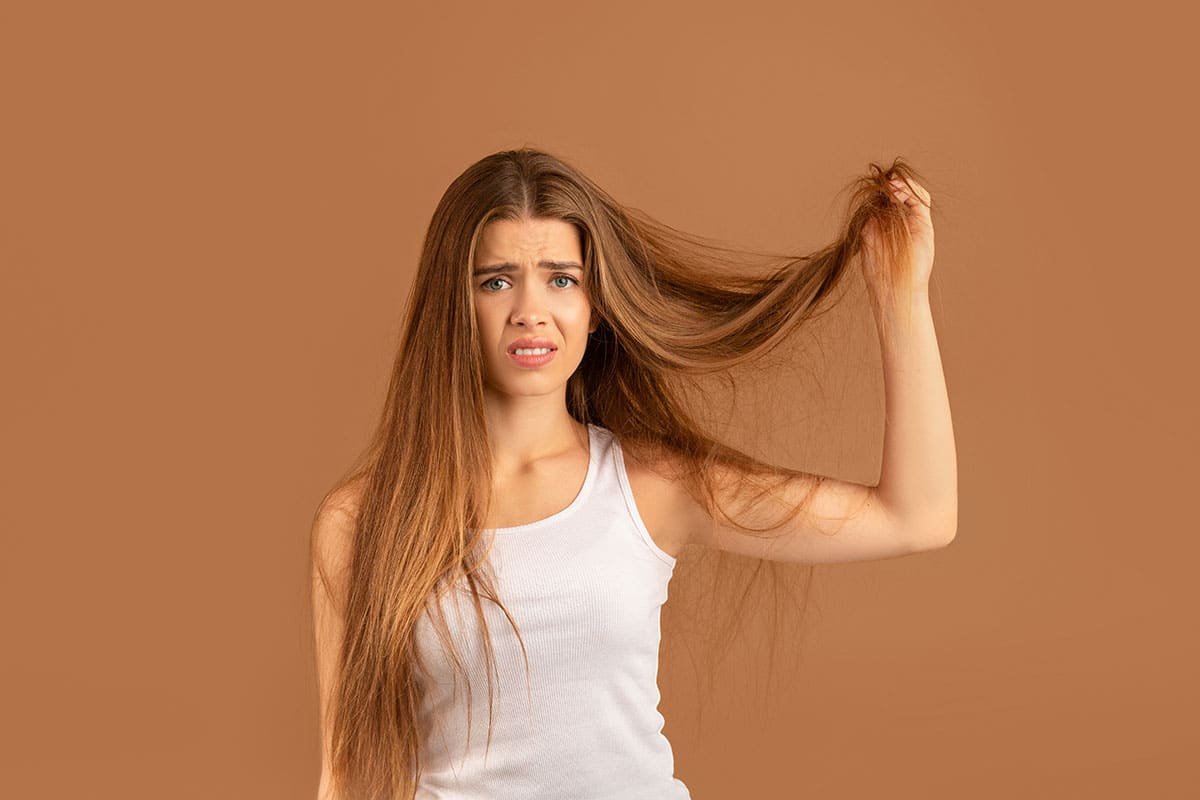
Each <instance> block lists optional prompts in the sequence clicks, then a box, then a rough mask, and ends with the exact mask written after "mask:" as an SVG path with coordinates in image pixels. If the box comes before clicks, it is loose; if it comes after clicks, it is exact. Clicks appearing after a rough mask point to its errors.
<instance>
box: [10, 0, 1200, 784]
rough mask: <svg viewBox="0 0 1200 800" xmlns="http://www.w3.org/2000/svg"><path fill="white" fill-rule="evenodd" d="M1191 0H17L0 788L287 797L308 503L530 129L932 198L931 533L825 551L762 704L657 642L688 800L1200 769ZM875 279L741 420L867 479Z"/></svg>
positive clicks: (296, 728) (743, 222)
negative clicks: (773, 701) (777, 677)
mask: <svg viewBox="0 0 1200 800" xmlns="http://www.w3.org/2000/svg"><path fill="white" fill-rule="evenodd" d="M1183 5H1184V4H1182V3H1178V4H1175V7H1174V8H1172V7H1170V6H1168V5H1166V4H1162V3H1157V2H1144V3H1139V4H1136V5H1135V6H1131V7H1128V8H1119V7H1118V6H1117V5H1112V6H1106V5H1105V4H1084V3H1077V4H1055V3H1045V2H1037V3H1034V2H1025V1H1021V2H1015V3H1001V4H996V3H989V4H986V5H984V4H970V3H968V4H964V3H957V2H950V1H949V0H936V2H923V1H922V0H909V1H908V2H901V3H875V4H872V3H868V4H866V5H863V4H850V5H839V4H835V3H821V4H812V3H801V4H797V3H785V2H777V3H756V2H748V3H747V2H740V3H737V4H734V6H733V7H732V8H731V7H730V6H729V5H728V4H698V3H694V2H688V3H684V2H674V3H670V4H655V3H650V4H645V3H623V2H609V3H604V4H595V5H590V6H582V5H579V4H569V3H544V2H530V3H521V4H491V3H488V4H483V3H479V4H457V3H441V4H438V5H437V6H436V7H435V6H434V5H433V4H428V3H425V4H415V3H414V4H405V3H398V2H397V3H368V4H363V3H344V4H334V3H326V4H314V3H295V2H290V3H284V2H276V3H270V4H268V3H266V2H260V1H259V0H253V1H249V0H241V1H240V2H236V3H233V2H204V3H199V2H193V3H163V2H140V3H133V2H108V3H90V2H74V3H34V2H23V3H21V2H18V3H8V4H6V6H5V10H4V12H3V15H2V20H0V64H2V65H3V68H2V69H0V81H3V109H2V112H3V121H2V123H0V137H2V139H0V144H2V147H0V157H2V158H3V163H2V170H0V259H2V263H3V287H2V291H0V297H2V299H3V309H4V310H3V321H4V332H3V336H2V337H0V341H2V346H3V349H4V360H3V369H4V386H5V389H4V392H3V396H4V400H5V410H4V413H3V415H2V418H3V424H4V433H3V450H4V455H5V457H4V475H3V486H4V490H5V498H4V499H5V502H4V504H3V505H4V531H3V533H4V539H3V541H4V554H3V558H0V565H2V567H0V568H2V569H3V573H2V576H0V577H2V578H3V580H0V586H3V590H4V598H3V604H2V608H3V613H4V619H3V630H4V633H5V637H4V653H5V655H4V657H3V659H0V664H2V669H3V675H2V682H3V686H4V690H5V702H4V713H3V716H4V719H5V722H4V725H3V726H2V730H3V733H2V734H0V735H2V736H3V741H2V742H0V752H2V753H3V760H4V764H3V789H2V790H0V793H3V794H4V795H5V796H6V797H14V798H16V797H19V798H23V799H24V798H72V799H73V798H156V799H157V798H172V800H192V799H193V798H255V799H256V800H266V799H272V800H273V799H274V798H280V799H282V798H312V797H315V794H316V780H317V772H318V740H317V729H316V688H315V676H314V674H313V672H312V667H311V652H310V644H309V639H308V636H309V629H308V625H309V621H308V616H307V615H308V609H307V606H306V603H307V585H306V580H307V557H308V552H307V543H308V524H309V521H310V518H311V515H312V512H313V510H314V508H315V504H316V502H317V501H318V499H319V498H320V496H321V494H322V493H323V492H324V491H325V489H326V488H327V487H328V486H329V485H330V483H331V481H332V480H333V479H334V478H335V477H336V476H337V474H339V473H340V471H341V469H342V468H343V467H344V466H345V464H346V463H347V460H348V459H349V458H350V457H351V456H352V455H353V454H354V453H355V452H356V450H357V448H358V446H359V445H360V444H361V443H362V442H363V440H364V437H365V436H366V434H367V433H368V431H369V428H370V425H371V424H372V422H373V420H374V416H375V414H376V412H377V409H378V404H379V401H380V399H381V397H382V392H383V388H384V381H385V379H386V376H387V370H388V368H389V366H390V362H391V356H392V347H393V346H394V343H395V337H396V333H397V324H398V320H399V315H400V309H401V303H402V301H403V298H404V296H405V293H406V291H407V289H408V285H409V281H410V278H411V275H412V274H413V269H414V265H415V258H416V256H417V252H418V247H419V244H420V237H421V235H422V234H423V233H424V229H425V226H426V224H427V223H428V221H429V217H430V214H431V213H432V211H433V207H434V204H435V203H436V201H437V199H438V198H439V196H440V195H441V193H442V191H443V190H444V189H445V188H446V186H447V184H448V183H449V182H450V180H452V179H453V178H454V177H455V176H456V175H457V174H458V173H459V172H460V171H461V170H462V169H463V168H465V167H466V166H467V165H468V164H469V163H471V162H472V161H474V160H476V159H477V158H479V157H481V156H482V155H484V154H486V153H489V152H492V151H494V150H498V149H502V148H506V147H513V146H519V145H522V144H530V145H534V146H538V147H544V148H547V149H549V150H551V151H552V152H555V153H557V154H559V155H562V156H564V157H566V158H568V159H569V160H572V161H573V162H575V163H576V164H578V165H579V166H580V167H582V168H583V169H584V170H585V171H587V172H588V173H589V174H591V175H592V176H594V177H595V178H596V179H597V180H598V181H599V182H600V183H601V184H602V185H604V186H605V187H607V188H608V189H609V190H610V191H612V192H613V193H614V194H615V195H616V196H617V197H618V199H620V200H622V201H624V202H626V203H628V204H631V205H634V206H637V207H639V208H643V209H645V210H647V211H649V212H650V213H653V214H655V215H657V216H659V217H660V218H662V219H664V220H665V221H667V222H669V223H671V224H673V225H676V226H677V227H681V228H685V229H688V230H691V231H694V232H697V233H700V234H702V235H705V236H710V237H714V238H718V239H722V240H725V241H727V242H730V243H734V244H740V245H745V246H747V247H761V248H766V249H789V248H790V249H796V250H800V251H805V252H807V251H809V250H812V249H816V248H817V247H819V246H822V245H824V244H825V243H827V242H828V241H829V240H830V238H831V237H832V236H833V235H834V234H835V224H836V221H837V219H838V217H839V215H840V213H841V211H842V201H843V200H844V196H839V195H838V192H839V191H840V190H841V189H842V188H843V187H844V186H845V185H846V184H847V182H848V181H849V180H851V179H852V178H853V177H854V176H856V175H857V174H859V173H861V172H863V171H864V170H865V169H866V167H867V164H868V163H869V162H870V161H878V162H887V161H890V159H891V158H893V157H894V156H897V155H902V156H904V157H905V158H907V159H909V160H910V161H911V162H912V163H913V164H914V165H915V166H916V167H917V168H918V169H919V170H920V171H922V172H923V173H924V174H925V175H926V176H928V177H929V179H930V183H929V185H928V187H927V188H929V189H930V190H931V192H932V194H933V197H934V202H935V204H936V205H938V206H939V210H940V214H941V216H940V217H935V222H936V224H937V242H938V247H937V261H936V264H935V266H934V278H933V287H932V297H933V302H934V319H935V323H936V327H937V331H938V337H939V342H940V347H941V352H942V356H943V359H944V364H945V372H946V376H947V381H948V384H949V390H950V399H951V406H952V409H953V414H954V427H955V431H956V439H957V447H958V458H959V475H960V479H959V485H960V517H959V526H958V536H957V539H956V541H955V542H954V543H953V544H952V545H951V546H950V547H949V548H947V549H945V550H941V551H937V552H933V553H926V554H921V555H918V556H912V557H905V558H899V559H893V560H888V561H882V562H872V563H857V564H842V565H832V566H827V567H821V568H818V570H817V574H818V581H817V585H816V586H815V588H814V592H815V594H816V599H818V601H819V605H820V614H819V620H818V622H817V624H816V627H815V628H814V632H813V636H812V638H811V640H810V645H809V646H810V649H809V651H808V654H807V661H806V663H805V665H804V668H803V670H802V672H800V673H799V674H796V675H795V685H796V687H797V691H796V692H795V693H794V694H795V696H794V697H789V698H787V699H786V702H787V703H788V704H789V707H788V708H784V709H782V710H781V713H780V715H779V716H780V718H781V720H780V721H772V722H771V723H770V724H764V722H763V721H762V720H761V719H760V718H757V717H756V716H753V715H751V714H749V713H748V712H745V711H743V709H741V708H739V707H736V706H734V705H732V704H728V705H727V706H725V707H724V708H722V709H721V712H722V714H723V719H722V721H721V723H720V724H719V725H717V726H712V727H708V728H706V729H705V731H704V732H703V734H702V735H701V734H698V733H696V732H695V731H694V730H693V729H692V727H691V726H690V725H685V724H683V721H684V720H686V719H687V718H688V716H689V714H690V709H691V708H692V706H693V703H692V700H693V699H694V698H692V697H690V695H689V694H688V692H689V690H688V689H687V687H686V683H685V682H684V681H681V680H678V677H679V676H680V675H681V674H682V668H681V667H680V666H679V665H676V664H664V666H663V674H662V688H663V695H664V699H663V705H662V710H663V712H664V714H665V716H666V718H667V731H666V732H667V734H668V736H669V737H670V738H671V740H672V743H673V745H674V748H675V753H676V768H677V772H676V774H677V775H678V776H679V777H681V778H682V779H683V780H685V781H686V782H687V784H688V785H689V787H690V788H691V790H692V793H693V796H694V797H695V798H697V800H724V798H730V800H740V798H816V797H820V798H825V799H826V800H832V799H833V798H868V797H870V798H874V797H888V798H955V799H956V800H958V799H959V798H1006V799H1008V798H1014V797H1022V798H1030V797H1036V798H1062V797H1088V798H1100V797H1104V798H1108V797H1113V798H1127V797H1184V796H1186V795H1187V794H1188V792H1190V791H1195V786H1196V782H1197V772H1196V767H1195V762H1194V759H1195V749H1196V745H1197V744H1198V737H1197V734H1196V732H1195V719H1196V716H1197V712H1198V711H1200V703H1198V702H1197V700H1198V697H1197V695H1198V692H1197V689H1196V680H1195V678H1196V675H1197V674H1198V672H1200V671H1198V669H1197V661H1198V659H1197V639H1196V634H1195V630H1196V613H1195V609H1196V608H1197V597H1196V595H1197V592H1196V589H1195V588H1194V586H1195V583H1194V575H1195V562H1196V556H1197V552H1198V550H1200V548H1198V547H1197V543H1196V542H1197V539H1196V536H1195V532H1196V530H1197V525H1196V522H1195V509H1194V503H1193V502H1191V501H1192V500H1194V497H1195V491H1194V483H1195V479H1196V470H1195V468H1194V466H1193V458H1194V454H1195V453H1196V451H1197V448H1196V445H1197V426H1196V422H1195V413H1196V409H1197V407H1198V403H1197V396H1196V395H1197V392H1196V378H1195V363H1196V358H1195V355H1196V353H1195V351H1196V347H1195V343H1196V341H1197V339H1196V326H1195V320H1196V297H1197V289H1198V288H1200V281H1197V278H1196V262H1197V259H1196V255H1195V251H1196V246H1195V244H1194V242H1193V237H1194V235H1195V229H1196V224H1195V215H1196V205H1197V203H1196V199H1195V198H1196V196H1197V188H1196V187H1197V180H1196V179H1197V174H1196V173H1197V170H1196V159H1195V156H1194V147H1195V142H1196V141H1197V139H1198V137H1197V130H1196V127H1197V126H1196V124H1195V119H1194V116H1193V115H1194V107H1195V102H1194V99H1188V98H1191V97H1192V96H1193V95H1194V88H1195V87H1194V80H1193V79H1191V78H1189V77H1188V76H1189V75H1192V76H1194V75H1195V74H1196V66H1197V65H1196V63H1195V61H1196V58H1195V50H1196V48H1195V46H1194V42H1193V41H1192V40H1193V39H1194V35H1193V34H1194V32H1195V30H1196V25H1195V20H1194V19H1191V20H1189V19H1185V18H1184V13H1183V11H1182V10H1181V9H1182V8H1183ZM1185 146H1186V149H1185ZM868 313H869V312H868V310H867V307H866V306H865V305H855V304H852V303H848V304H847V305H845V306H844V307H843V308H841V309H839V311H838V315H839V317H838V318H839V319H840V327H836V326H835V327H836V329H837V330H838V331H841V333H839V335H837V336H832V335H831V336H829V337H827V338H826V339H825V340H824V341H822V342H821V344H822V345H823V347H824V354H823V356H822V357H821V358H820V359H819V360H817V361H814V362H812V363H805V364H798V366H797V371H796V373H795V374H794V375H785V376H782V377H781V378H780V381H781V386H783V384H786V383H787V382H788V381H793V382H794V383H793V385H791V386H790V387H787V386H783V388H780V387H774V386H770V387H768V386H762V387H755V389H756V391H757V390H758V389H761V392H760V393H759V394H758V395H757V398H756V400H755V403H754V404H752V406H751V407H748V408H747V409H745V413H746V416H745V417H744V419H745V426H746V427H745V428H744V430H745V432H746V434H745V437H744V439H743V440H742V442H741V443H742V444H745V445H747V446H748V447H750V448H751V449H753V450H754V452H756V454H758V455H760V456H761V457H764V458H768V459H772V460H775V461H776V462H778V463H784V464H787V465H789V466H793V467H799V468H811V469H817V468H820V469H824V470H828V471H836V474H837V475H838V476H839V477H843V478H849V479H855V480H860V481H863V482H871V481H874V480H875V479H876V477H877V475H878V466H879V454H880V450H879V448H880V445H881V436H882V422H881V419H882V417H881V413H882V373H881V368H880V365H879V363H878V361H877V351H876V350H875V349H874V343H873V341H872V340H871V336H872V335H873V329H872V328H871V323H870V321H869V319H868V317H867V316H866V315H867V314H868ZM831 330H833V328H831ZM846 332H849V335H846ZM802 352H803V353H806V354H808V355H813V353H814V352H816V351H815V350H814V349H813V347H812V346H808V347H806V348H805V349H804V350H803V351H802ZM806 357H807V356H806ZM818 384H819V388H816V387H818ZM1188 631H1191V633H1189V632H1188ZM752 679H753V676H751V675H747V676H746V680H752ZM716 703H717V706H718V707H719V706H720V705H721V697H718V698H716Z"/></svg>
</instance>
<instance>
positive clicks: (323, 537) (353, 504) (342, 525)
mask: <svg viewBox="0 0 1200 800" xmlns="http://www.w3.org/2000/svg"><path fill="white" fill-rule="evenodd" d="M361 497H362V486H361V484H359V483H350V484H345V485H342V486H338V487H335V488H334V489H331V490H330V491H329V492H328V493H327V494H326V495H325V496H324V497H323V498H322V499H321V502H320V503H319V504H318V506H317V510H316V512H315V513H314V514H313V521H312V529H311V534H310V545H311V555H312V562H313V568H314V572H322V573H324V574H325V577H326V578H331V577H334V576H335V575H338V574H340V573H341V572H342V571H343V570H344V569H345V568H346V567H347V566H348V565H349V561H350V548H351V545H352V544H353V536H354V525H355V522H356V521H357V519H358V509H359V504H360V502H361Z"/></svg>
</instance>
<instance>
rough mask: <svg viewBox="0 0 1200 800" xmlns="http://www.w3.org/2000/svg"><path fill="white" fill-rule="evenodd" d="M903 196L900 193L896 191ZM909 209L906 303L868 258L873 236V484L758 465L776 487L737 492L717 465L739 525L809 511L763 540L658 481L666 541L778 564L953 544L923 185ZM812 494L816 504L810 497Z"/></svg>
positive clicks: (903, 199) (948, 437) (949, 432)
mask: <svg viewBox="0 0 1200 800" xmlns="http://www.w3.org/2000/svg"><path fill="white" fill-rule="evenodd" d="M901 186H903V188H900V187H901ZM895 197H896V200H897V202H900V203H903V204H904V205H905V206H906V208H907V213H908V224H909V232H910V234H911V237H912V242H913V247H914V251H913V265H914V266H913V288H912V291H911V293H910V294H907V295H905V296H903V297H899V298H888V299H884V294H883V293H882V292H880V291H877V290H876V289H875V288H873V287H875V285H876V284H875V282H874V281H873V280H872V278H873V276H875V275H877V274H878V273H877V272H876V270H877V269H878V268H879V265H880V263H881V262H880V261H879V260H877V259H873V258H872V253H873V252H874V251H873V250H872V248H873V241H874V240H873V238H872V236H871V231H867V237H868V241H869V242H871V243H872V244H870V245H869V246H868V248H867V255H866V256H865V263H864V274H865V276H866V278H867V283H868V287H869V288H871V291H872V294H871V297H872V301H873V302H872V305H873V309H874V312H875V317H876V323H877V328H878V330H879V331H880V334H881V337H880V342H881V349H882V353H883V369H884V387H885V395H886V418H885V428H884V440H883V465H882V469H881V472H880V479H879V484H878V485H877V486H866V485H862V484H857V483H852V482H848V481H841V480H836V479H833V478H828V477H821V476H817V475H811V474H807V473H802V472H798V471H796V470H787V469H782V468H772V467H768V466H767V465H760V466H761V467H762V468H763V469H764V471H765V472H767V473H768V475H769V476H771V477H773V478H774V480H772V481H771V482H770V483H771V485H770V489H769V490H764V491H763V492H762V493H747V492H744V491H742V492H738V491H735V490H734V488H735V487H737V486H738V484H739V483H740V481H739V477H741V476H739V475H738V474H736V473H734V472H732V471H730V468H725V467H715V468H714V469H716V470H717V473H718V474H717V478H718V481H717V483H718V484H720V485H722V486H725V487H729V488H727V489H725V490H718V492H717V496H718V500H719V502H720V504H721V505H722V506H723V507H724V508H726V509H728V510H729V512H730V514H731V516H733V517H734V519H736V520H738V521H740V522H742V523H743V524H746V525H748V526H751V527H767V526H768V525H770V524H772V523H773V522H777V521H778V520H780V519H783V518H784V517H785V515H786V514H787V512H788V511H789V510H790V509H792V508H794V507H796V506H797V505H799V504H800V503H801V501H802V500H805V499H806V498H807V499H808V506H807V509H806V511H805V512H804V513H802V514H800V515H798V516H797V517H796V518H795V520H794V521H792V522H790V523H788V525H787V526H785V527H783V528H782V529H780V530H776V531H772V532H771V533H769V534H767V535H765V536H756V535H754V534H750V533H746V532H744V531H742V530H740V529H738V528H735V527H733V526H728V525H726V524H724V523H723V522H722V523H718V522H717V521H716V520H713V519H712V518H710V517H709V516H708V514H707V512H706V511H705V510H704V509H703V508H702V507H701V506H700V504H698V503H697V502H696V501H694V500H693V499H692V498H691V497H690V496H688V495H687V494H686V493H685V492H684V491H682V490H681V488H680V487H678V486H677V485H674V484H672V483H671V482H670V481H668V480H665V479H663V478H656V479H654V480H653V481H652V482H651V483H649V486H650V488H649V489H648V490H647V491H648V492H652V493H653V494H654V496H655V497H656V498H658V499H656V500H655V503H656V504H657V505H661V506H662V507H663V508H664V512H663V513H661V514H660V515H657V517H658V518H659V519H660V520H661V521H660V522H657V524H658V526H659V528H660V531H661V536H662V539H663V541H670V542H685V543H686V542H691V543H695V544H701V545H705V546H710V547H716V548H719V549H722V550H730V551H733V552H736V553H739V554H743V555H748V556H754V557H757V558H766V559H771V560H777V561H807V562H833V561H861V560H868V559H879V558H890V557H893V556H900V555H906V554H909V553H913V552H919V551H922V550H929V549H932V548H937V547H943V546H945V545H947V544H949V543H950V542H951V541H952V540H953V538H954V535H955V533H956V531H957V527H958V486H957V465H956V455H955V448H954V432H953V429H952V426H951V421H950V402H949V398H948V396H947V391H946V381H945V377H944V376H943V373H942V363H941V355H940V353H939V352H938V345H937V336H936V335H935V333H934V327H933V316H932V313H931V309H930V305H929V275H930V271H931V269H932V266H933V226H932V223H931V222H930V217H929V205H928V203H929V194H928V192H926V191H925V190H924V189H923V188H922V187H921V186H919V185H918V184H915V183H914V184H913V185H912V188H911V189H910V188H908V187H907V186H905V185H904V184H902V183H901V184H899V185H897V186H896V188H895ZM886 303H905V304H907V305H908V309H907V310H908V311H910V312H911V313H909V314H908V315H906V314H905V313H904V311H905V309H903V308H900V309H892V310H897V311H899V313H897V314H895V315H894V318H895V319H898V320H900V321H901V322H902V324H899V325H897V326H895V328H893V329H892V330H889V331H887V336H883V335H882V334H883V333H884V332H885V328H884V326H883V325H882V322H883V312H884V310H885V309H886V305H885V304H886ZM810 495H811V497H810Z"/></svg>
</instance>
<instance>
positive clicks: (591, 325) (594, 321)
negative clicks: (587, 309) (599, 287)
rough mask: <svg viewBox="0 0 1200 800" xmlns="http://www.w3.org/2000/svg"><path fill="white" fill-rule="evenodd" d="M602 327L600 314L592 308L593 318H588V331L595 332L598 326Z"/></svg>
mask: <svg viewBox="0 0 1200 800" xmlns="http://www.w3.org/2000/svg"><path fill="white" fill-rule="evenodd" d="M599 327H600V315H599V314H597V313H596V309H595V308H593V309H592V315H591V318H590V319H589V320H588V333H589V334H591V333H595V332H596V328H599Z"/></svg>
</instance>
